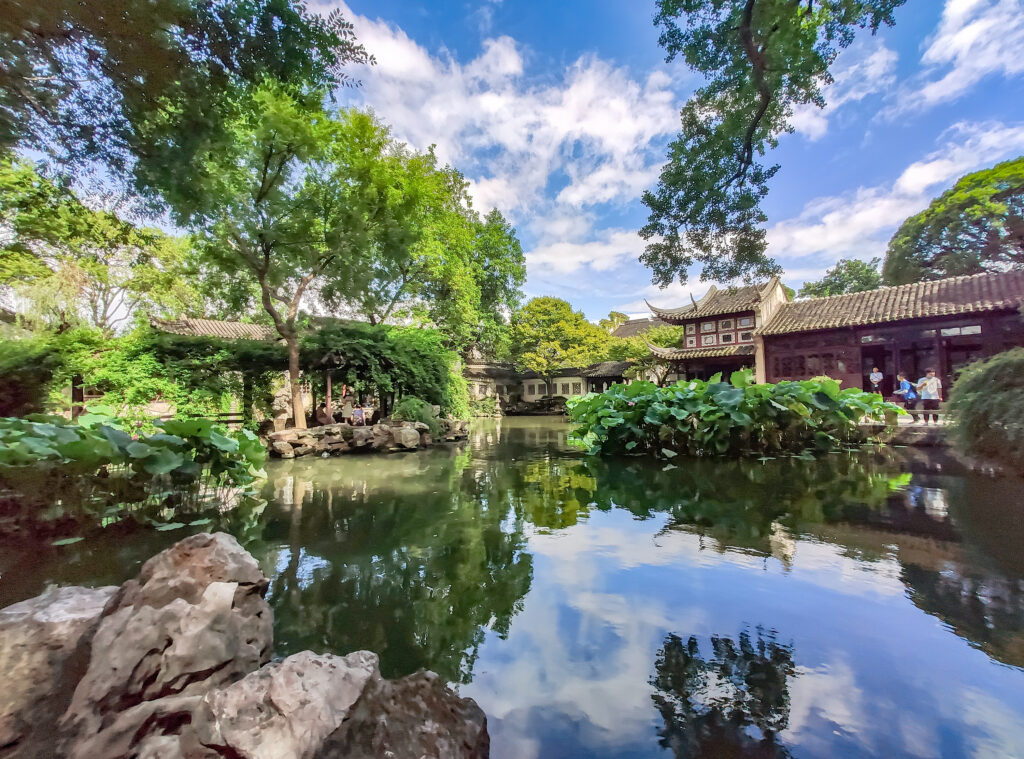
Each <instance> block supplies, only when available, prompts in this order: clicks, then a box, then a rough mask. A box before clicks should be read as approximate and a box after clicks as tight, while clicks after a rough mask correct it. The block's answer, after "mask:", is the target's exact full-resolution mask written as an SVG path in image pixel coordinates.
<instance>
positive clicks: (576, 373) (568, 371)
mask: <svg viewBox="0 0 1024 759" xmlns="http://www.w3.org/2000/svg"><path fill="white" fill-rule="evenodd" d="M520 376H521V377H522V378H523V379H524V380H530V379H544V377H542V376H540V375H539V374H537V372H535V371H528V372H523V373H522V375H520ZM582 376H583V370H582V369H580V368H579V367H577V366H567V367H566V368H565V369H557V370H556V371H555V373H554V374H553V375H552V377H582Z"/></svg>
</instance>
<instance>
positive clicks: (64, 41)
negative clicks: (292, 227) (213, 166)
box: [0, 0, 371, 193]
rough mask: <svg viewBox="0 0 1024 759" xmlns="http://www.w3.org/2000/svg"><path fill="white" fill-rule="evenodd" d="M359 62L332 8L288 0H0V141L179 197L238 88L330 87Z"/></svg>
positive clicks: (221, 129)
mask: <svg viewBox="0 0 1024 759" xmlns="http://www.w3.org/2000/svg"><path fill="white" fill-rule="evenodd" d="M367 61H371V58H370V57H369V56H368V55H367V53H366V51H365V50H364V49H363V48H362V47H361V46H360V45H359V44H358V43H357V42H356V39H355V36H354V34H353V32H352V26H351V24H349V23H348V22H346V21H345V20H344V18H343V17H342V15H341V14H340V13H338V12H337V11H335V12H332V13H331V14H330V15H328V16H327V17H326V18H323V17H321V16H318V15H317V14H315V13H310V12H309V11H307V10H306V8H305V7H304V5H303V4H302V3H300V2H296V0H247V2H235V3H211V2H201V1H200V0H104V2H102V3H100V2H76V1H75V0H53V1H52V2H45V3H36V2H12V3H5V5H4V12H3V14H0V150H3V149H8V148H12V147H15V146H18V147H22V148H26V147H27V148H39V149H44V150H48V151H50V152H51V153H52V154H54V155H58V156H60V157H61V158H62V159H64V160H70V161H77V160H79V159H88V160H89V161H95V160H99V161H101V162H103V163H106V164H107V165H109V166H110V167H112V168H114V169H118V170H124V169H129V170H130V169H134V173H135V175H136V178H137V179H138V181H139V184H140V185H142V186H144V187H148V188H150V189H156V190H163V191H168V192H175V191H176V192H184V193H187V192H188V191H189V188H190V184H191V179H192V177H193V176H194V174H195V169H196V168H197V165H198V163H197V162H201V160H202V156H203V155H205V154H206V153H207V152H209V151H211V150H216V149H217V146H218V145H220V144H221V143H222V142H224V141H225V139H228V138H229V134H228V130H227V128H226V125H227V123H228V122H229V121H230V120H231V119H232V118H234V116H235V115H236V114H235V113H234V108H235V107H236V105H237V104H238V97H237V96H238V95H239V94H240V93H242V92H244V91H246V90H248V89H249V88H251V87H253V86H256V85H258V84H259V83H261V82H262V81H263V80H264V79H266V78H270V79H274V80H276V81H279V82H282V83H285V84H293V85H297V84H304V85H308V86H315V87H319V88H322V89H328V88H331V87H333V86H335V85H336V84H338V83H339V82H340V83H345V82H347V81H348V80H347V78H346V77H345V75H344V74H343V73H342V71H341V68H340V67H341V66H342V65H343V64H346V63H349V62H367Z"/></svg>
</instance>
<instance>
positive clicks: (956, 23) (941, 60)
mask: <svg viewBox="0 0 1024 759" xmlns="http://www.w3.org/2000/svg"><path fill="white" fill-rule="evenodd" d="M926 44H927V48H926V49H925V51H924V53H923V55H922V56H921V63H922V64H923V65H924V66H925V67H926V69H925V72H924V74H923V75H922V76H921V77H920V78H919V79H917V80H915V81H913V82H911V83H910V84H909V85H908V86H907V87H906V88H904V89H903V91H902V92H901V93H900V95H899V97H898V99H897V104H896V106H895V107H894V108H893V109H891V110H890V115H894V114H897V113H900V112H903V111H907V110H914V109H919V108H929V107H931V106H934V105H937V104H939V103H943V102H948V101H951V100H955V99H957V98H959V97H960V96H962V95H964V94H965V93H967V92H968V91H969V90H970V88H971V87H972V86H973V85H975V84H976V83H977V82H979V81H981V80H982V79H983V78H985V77H986V76H989V75H991V74H1002V75H1003V76H1014V75H1017V74H1021V73H1024V55H1022V54H1021V51H1022V50H1024V0H946V5H945V8H944V9H943V11H942V18H941V20H940V21H939V25H938V27H937V28H936V30H935V32H934V34H932V36H931V37H930V38H929V39H928V41H927V43H926Z"/></svg>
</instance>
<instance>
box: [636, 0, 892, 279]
mask: <svg viewBox="0 0 1024 759" xmlns="http://www.w3.org/2000/svg"><path fill="white" fill-rule="evenodd" d="M903 2H904V0H817V1H816V2H813V3H810V2H809V3H802V2H788V1H786V2H783V1H781V0H757V1H755V0H659V2H658V4H657V8H658V11H657V14H656V15H655V19H654V22H655V24H656V25H657V26H659V27H660V28H661V37H660V38H659V43H660V44H661V46H662V47H663V48H664V49H665V51H666V53H667V60H670V61H671V60H672V59H674V58H676V57H677V56H680V57H682V58H683V60H684V61H685V62H686V63H687V65H688V66H689V67H690V68H691V69H693V70H694V71H696V72H698V73H700V74H702V75H703V76H704V77H705V78H706V79H707V84H705V85H704V86H703V87H701V88H699V89H698V90H697V91H696V92H695V93H694V94H693V95H692V96H691V98H690V99H689V101H687V103H686V104H685V105H684V106H683V109H682V114H681V119H682V131H681V133H680V134H679V136H678V137H677V138H676V139H675V140H674V141H673V142H672V143H671V144H670V145H669V157H668V163H667V164H666V165H665V167H664V168H663V169H662V172H661V177H660V180H659V184H658V187H657V189H656V190H655V191H654V192H646V193H645V194H644V203H645V204H646V205H647V206H648V208H650V210H651V213H650V217H649V219H648V223H647V225H646V226H644V228H643V229H642V230H641V235H642V236H643V237H644V239H646V240H648V244H647V248H646V250H645V252H644V254H643V256H642V257H641V260H642V261H643V263H645V264H646V265H647V266H649V267H651V269H652V270H653V272H654V281H655V282H656V283H658V284H660V285H667V284H669V283H670V282H672V281H673V280H674V279H676V278H678V279H679V280H680V281H686V278H687V271H688V270H689V269H690V267H691V266H693V265H694V264H695V263H696V264H700V265H701V266H702V272H701V276H702V278H703V279H710V280H719V281H729V280H733V279H736V278H738V277H744V278H746V279H763V278H766V277H768V276H770V275H772V274H778V273H779V272H780V268H779V266H778V265H777V264H776V263H775V262H774V261H772V260H771V259H769V258H768V257H767V255H766V253H765V250H766V244H767V243H766V238H765V230H764V228H763V226H762V225H763V223H764V221H765V218H766V217H765V214H764V212H763V211H762V210H761V206H760V203H761V200H762V199H763V198H764V196H765V195H766V194H767V192H768V183H769V181H770V180H771V178H772V177H773V176H774V175H775V173H776V171H777V170H778V166H771V165H766V164H765V163H764V162H763V157H764V155H765V154H766V153H767V152H768V151H769V150H770V149H772V148H774V147H775V146H776V145H777V143H778V139H779V136H780V135H782V134H784V133H785V132H788V131H792V127H791V123H790V117H791V116H792V113H793V109H794V107H796V106H803V105H809V104H813V105H816V106H818V107H823V106H824V105H825V100H824V97H823V95H822V88H823V87H824V86H825V85H827V84H829V83H830V82H831V81H832V78H831V76H830V75H829V67H830V66H831V65H832V62H833V61H834V60H835V57H836V54H837V53H838V51H839V50H840V49H841V48H843V47H846V46H847V45H849V44H850V42H852V41H853V39H854V35H855V31H856V29H857V28H858V27H859V28H870V29H871V31H872V32H874V31H875V30H877V29H878V27H879V26H881V25H882V24H892V23H893V11H894V9H895V8H897V7H898V6H900V5H902V4H903Z"/></svg>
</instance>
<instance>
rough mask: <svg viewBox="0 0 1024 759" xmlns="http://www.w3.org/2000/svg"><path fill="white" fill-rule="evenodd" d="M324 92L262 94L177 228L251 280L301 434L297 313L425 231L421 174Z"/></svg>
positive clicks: (243, 114) (382, 133) (268, 87)
mask: <svg viewBox="0 0 1024 759" xmlns="http://www.w3.org/2000/svg"><path fill="white" fill-rule="evenodd" d="M321 103H322V93H320V92H316V91H313V92H299V91H297V90H296V89H294V88H289V87H286V86H283V85H280V84H277V83H265V84H263V85H261V86H260V87H259V88H257V89H256V90H255V91H254V93H253V94H252V96H251V97H250V98H249V99H248V102H247V105H246V107H244V108H239V114H240V115H239V116H238V117H237V118H235V119H234V120H232V121H231V122H230V123H229V124H228V127H227V128H228V129H229V130H230V132H231V136H232V139H231V140H229V141H228V142H227V143H226V145H225V149H223V150H220V151H217V152H215V153H211V154H209V155H208V156H207V157H206V159H205V163H204V166H203V170H202V172H201V173H200V175H199V176H197V178H196V187H195V192H194V193H193V196H192V197H193V198H194V201H193V202H192V203H191V204H190V206H185V205H184V204H180V205H179V206H178V209H177V210H178V213H179V217H180V220H181V221H182V222H183V223H184V224H186V225H187V226H188V227H189V228H190V229H191V230H192V231H193V233H194V236H195V238H196V240H197V241H198V242H197V244H198V245H199V246H200V247H201V249H202V251H203V254H204V256H205V257H206V258H207V259H208V260H209V261H210V262H211V263H212V264H213V265H214V266H216V267H218V268H219V269H220V270H221V271H223V272H224V273H225V274H226V275H227V276H233V277H244V278H248V279H249V280H250V281H251V282H252V283H254V285H255V286H256V287H258V290H259V297H260V302H261V304H262V307H263V310H264V311H265V312H266V313H267V315H268V316H269V317H270V320H271V321H272V322H273V324H274V327H275V328H276V330H277V332H278V334H279V335H280V336H281V339H282V340H283V341H284V343H285V345H286V346H287V350H288V377H289V384H290V389H291V396H292V411H293V416H294V419H295V425H296V426H297V427H300V428H301V427H304V426H305V417H306V415H305V409H304V408H303V405H302V397H301V393H300V386H299V371H300V358H299V326H300V325H299V314H300V308H301V306H302V304H303V303H304V301H306V300H307V299H308V298H309V297H310V296H311V294H312V293H313V292H315V291H317V290H319V289H320V288H323V287H325V286H328V285H329V286H330V287H332V288H335V289H338V290H341V291H347V292H356V291H358V289H359V288H361V287H363V286H365V282H366V278H367V273H368V272H369V271H371V270H372V269H373V268H374V267H375V266H378V265H384V264H382V263H381V262H382V261H385V260H386V259H388V258H389V257H391V256H394V255H396V254H397V252H400V251H403V250H404V249H405V248H407V247H408V246H409V245H410V244H412V242H413V241H414V240H415V239H416V238H417V237H418V235H419V234H420V233H421V232H420V229H419V227H418V222H417V219H418V217H417V213H416V211H417V210H418V208H419V206H420V204H421V200H420V193H421V190H422V187H421V183H420V182H419V181H418V177H419V174H418V172H417V171H416V170H415V169H414V168H413V169H410V165H409V161H408V160H406V156H405V155H404V154H403V152H402V151H401V150H399V149H398V148H397V146H396V144H395V142H394V141H393V140H392V138H391V137H390V135H389V134H388V130H387V129H386V128H385V127H384V126H382V125H381V124H379V123H378V122H377V121H375V120H374V118H373V117H372V116H370V115H369V114H367V113H363V112H360V111H357V110H349V111H343V112H341V113H339V114H337V115H332V114H330V113H328V112H326V111H325V110H324V109H323V108H322V106H321Z"/></svg>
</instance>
